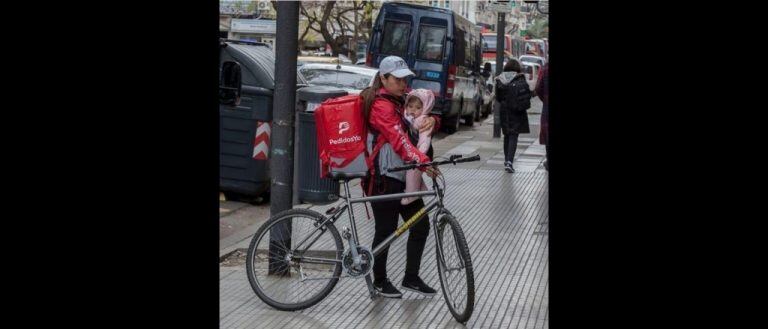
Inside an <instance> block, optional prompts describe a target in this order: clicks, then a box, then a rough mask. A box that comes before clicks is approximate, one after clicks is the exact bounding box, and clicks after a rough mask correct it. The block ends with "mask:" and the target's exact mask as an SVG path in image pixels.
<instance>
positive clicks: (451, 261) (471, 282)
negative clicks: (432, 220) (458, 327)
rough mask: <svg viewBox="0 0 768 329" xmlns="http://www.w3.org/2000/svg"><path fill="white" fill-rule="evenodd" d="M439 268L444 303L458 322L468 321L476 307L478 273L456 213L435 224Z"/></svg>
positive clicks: (444, 216) (447, 215)
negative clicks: (476, 273) (473, 269)
mask: <svg viewBox="0 0 768 329" xmlns="http://www.w3.org/2000/svg"><path fill="white" fill-rule="evenodd" d="M435 232H436V234H435V241H436V244H435V245H436V248H437V268H438V274H439V276H440V285H441V287H442V290H443V296H444V297H445V303H446V304H447V305H448V309H449V310H450V311H451V314H453V317H454V318H455V319H456V321H458V322H460V323H467V321H468V320H469V318H470V317H471V316H472V311H473V310H474V307H475V275H474V273H473V272H472V260H471V259H470V256H469V246H468V245H467V240H466V238H465V237H464V232H463V231H462V230H461V226H459V223H458V221H456V218H454V217H453V215H450V214H446V215H443V216H442V217H441V218H440V219H439V220H438V221H437V225H435Z"/></svg>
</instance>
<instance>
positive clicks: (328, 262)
mask: <svg viewBox="0 0 768 329" xmlns="http://www.w3.org/2000/svg"><path fill="white" fill-rule="evenodd" d="M325 220H326V218H325V216H323V215H321V214H319V213H317V212H315V211H311V210H306V209H290V210H286V211H283V212H281V213H279V214H277V215H275V216H273V217H272V218H271V219H269V220H268V221H267V222H266V223H264V225H262V226H261V227H260V228H259V230H258V231H257V232H256V234H255V235H254V236H253V240H251V244H250V246H249V248H248V258H247V259H246V271H247V273H248V281H249V282H250V284H251V287H252V288H253V291H254V292H255V293H256V295H257V296H258V297H259V298H260V299H261V300H262V301H264V302H265V303H267V304H268V305H270V306H272V307H274V308H276V309H278V310H282V311H296V310H301V309H305V308H307V307H310V306H312V305H314V304H317V303H318V302H320V301H321V300H322V299H323V298H325V296H327V295H328V294H329V293H330V292H331V290H332V289H333V288H334V287H335V286H336V283H338V281H339V276H340V275H341V258H342V252H343V245H342V243H341V236H340V235H339V232H338V230H336V227H334V225H333V223H325V224H323V223H324V222H325Z"/></svg>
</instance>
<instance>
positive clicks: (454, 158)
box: [387, 154, 480, 172]
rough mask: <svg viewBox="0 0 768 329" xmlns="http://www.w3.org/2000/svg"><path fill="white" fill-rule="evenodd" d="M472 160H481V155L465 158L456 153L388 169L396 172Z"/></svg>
mask: <svg viewBox="0 0 768 329" xmlns="http://www.w3.org/2000/svg"><path fill="white" fill-rule="evenodd" d="M472 161H480V155H479V154H478V155H474V156H471V157H468V158H464V157H463V155H458V154H455V155H451V157H450V158H449V159H448V160H443V161H432V162H425V163H414V164H408V165H404V166H400V167H394V168H390V169H389V170H387V171H389V172H396V171H403V170H410V169H416V168H419V167H434V166H437V165H443V164H449V163H452V164H454V165H455V164H457V163H460V162H472Z"/></svg>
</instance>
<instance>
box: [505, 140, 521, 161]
mask: <svg viewBox="0 0 768 329" xmlns="http://www.w3.org/2000/svg"><path fill="white" fill-rule="evenodd" d="M518 136H520V134H512V133H510V134H504V162H512V161H513V160H515V152H517V137H518Z"/></svg>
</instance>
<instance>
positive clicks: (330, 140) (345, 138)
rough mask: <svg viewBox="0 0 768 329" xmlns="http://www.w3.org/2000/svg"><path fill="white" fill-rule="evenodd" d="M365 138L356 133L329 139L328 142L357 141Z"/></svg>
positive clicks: (344, 142)
mask: <svg viewBox="0 0 768 329" xmlns="http://www.w3.org/2000/svg"><path fill="white" fill-rule="evenodd" d="M361 140H363V138H362V137H360V135H354V136H352V137H339V138H337V139H329V140H328V142H329V143H331V144H346V143H356V142H359V141H361Z"/></svg>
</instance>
